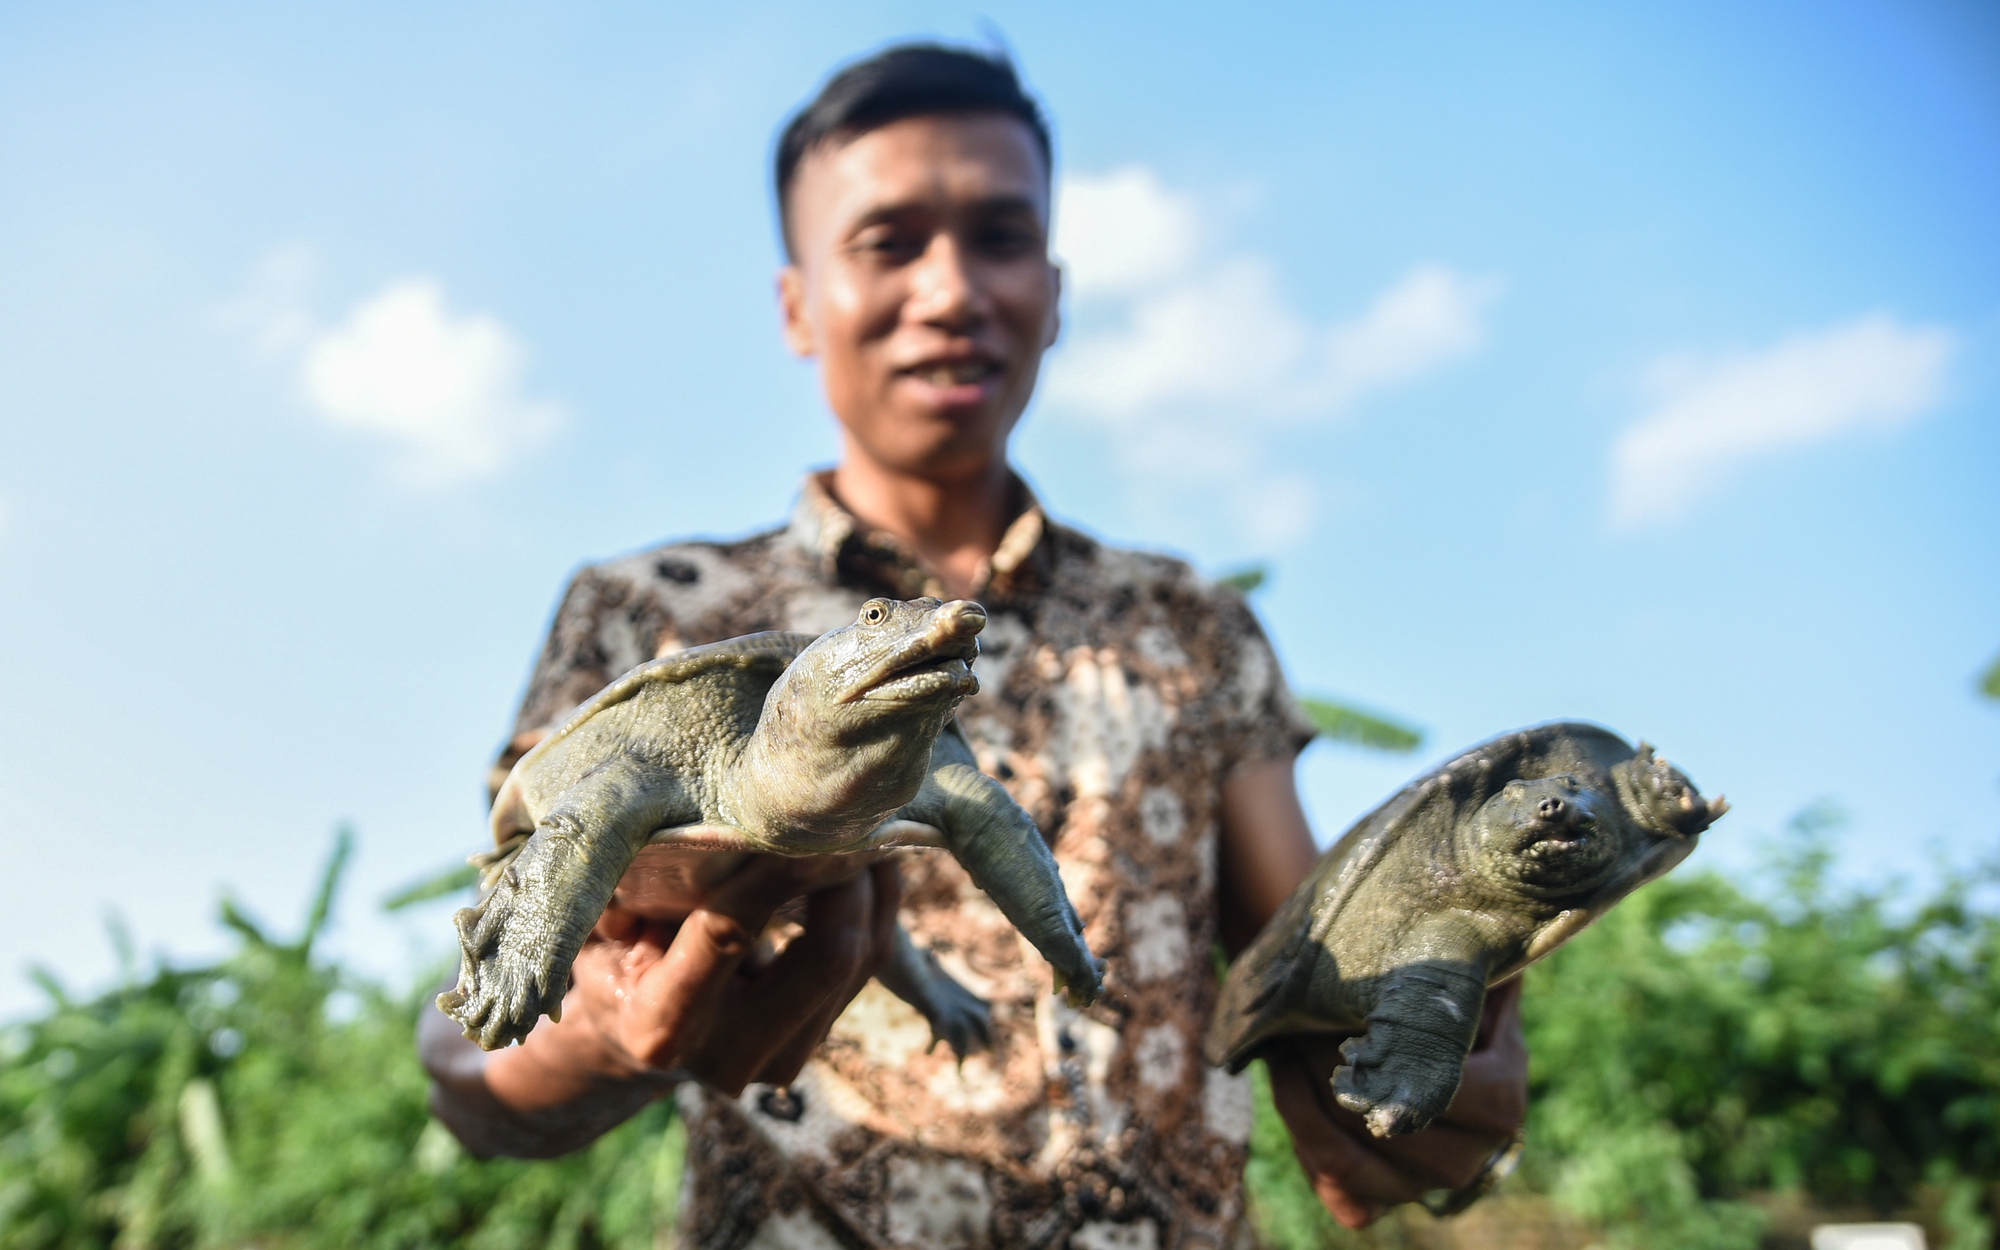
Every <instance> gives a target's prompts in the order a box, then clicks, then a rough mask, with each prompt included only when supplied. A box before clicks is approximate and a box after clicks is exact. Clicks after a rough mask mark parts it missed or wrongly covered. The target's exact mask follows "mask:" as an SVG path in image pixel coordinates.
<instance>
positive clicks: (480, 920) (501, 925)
mask: <svg viewBox="0 0 2000 1250" xmlns="http://www.w3.org/2000/svg"><path fill="white" fill-rule="evenodd" d="M518 902H519V891H518V890H517V889H516V888H515V885H514V882H513V881H511V880H509V879H507V878H505V877H503V878H502V880H501V881H500V883H499V884H498V885H497V886H496V887H495V888H494V890H493V893H492V894H490V895H488V896H487V897H486V899H485V900H484V901H482V902H481V903H480V904H479V905H478V906H476V907H466V908H461V909H460V910H459V911H458V912H457V913H456V914H455V915H453V916H452V923H453V925H455V926H456V927H457V929H458V943H459V953H460V959H459V967H458V984H457V985H456V986H455V987H454V988H452V989H449V990H446V991H445V992H444V993H442V994H440V995H438V997H437V1005H438V1009H439V1010H440V1011H442V1012H444V1013H445V1014H446V1015H448V1016H450V1017H451V1018H452V1019H453V1020H456V1021H457V1022H458V1023H459V1025H460V1026H461V1027H463V1028H464V1029H465V1035H466V1036H467V1037H469V1038H471V1039H472V1040H473V1041H475V1042H478V1043H479V1045H480V1046H481V1047H483V1048H484V1049H486V1050H498V1049H500V1048H501V1047H503V1046H505V1045H507V1044H508V1043H510V1042H518V1041H520V1040H522V1039H523V1038H525V1037H527V1036H528V1032H529V1030H531V1029H533V1028H534V1027H535V1022H536V1021H537V1020H538V1019H540V1018H541V1016H542V1015H544V1014H547V1015H548V1017H549V1018H550V1019H551V1020H560V1019H561V1018H562V1000H563V995H564V994H566V993H568V991H569V969H568V968H567V966H564V967H561V968H558V967H557V966H556V960H555V959H554V958H553V957H552V952H551V951H550V949H549V945H548V944H547V943H536V942H534V941H532V940H524V938H525V937H526V934H524V933H523V930H524V929H526V928H528V927H529V926H527V925H524V924H523V923H521V921H522V916H521V915H520V911H519V908H518V906H517V904H518Z"/></svg>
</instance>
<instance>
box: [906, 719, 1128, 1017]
mask: <svg viewBox="0 0 2000 1250" xmlns="http://www.w3.org/2000/svg"><path fill="white" fill-rule="evenodd" d="M952 744H955V745H956V752H963V753H964V755H965V756H966V762H958V761H955V760H954V761H952V762H946V763H942V764H941V765H940V766H939V767H935V768H933V769H932V770H931V774H930V776H929V777H927V778H925V779H924V784H923V788H922V789H921V790H919V791H918V792H917V797H916V799H915V800H914V801H913V802H912V803H911V804H910V805H909V806H908V807H906V808H904V809H903V810H902V811H901V812H900V813H898V814H899V815H901V816H903V817H904V818H906V819H909V820H917V821H922V822H923V823H925V824H929V825H935V826H936V827H937V828H938V829H939V830H941V831H942V832H943V834H944V842H945V846H946V847H947V848H948V849H949V850H950V851H951V853H952V857H953V858H955V859H957V860H958V862H959V863H960V864H963V865H964V866H965V870H966V871H967V872H968V873H970V874H972V883H973V884H974V885H976V886H978V887H979V888H980V889H982V890H984V891H986V896H987V897H988V898H990V899H992V900H993V902H994V905H995V906H997V907H999V908H1000V911H1001V913H1002V914H1003V915H1005V916H1006V917H1007V919H1008V920H1009V921H1011V922H1012V923H1013V925H1014V927H1015V928H1016V929H1019V930H1020V931H1021V933H1022V935H1023V936H1025V937H1026V938H1027V939H1028V941H1030V942H1032V943H1034V946H1035V949H1036V950H1038V951H1040V952H1041V953H1042V956H1043V958H1045V959H1047V960H1048V961H1049V964H1050V966H1052V967H1053V968H1054V969H1055V978H1056V988H1057V989H1059V990H1061V991H1063V993H1064V995H1065V996H1066V997H1067V998H1068V999H1069V1001H1070V1003H1071V1004H1072V1005H1073V1006H1077V1007H1085V1006H1088V1005H1089V1004H1091V1003H1093V1002H1095V1001H1096V1000H1097V996H1098V994H1099V993H1101V992H1102V991H1103V989H1104V979H1103V977H1104V972H1103V964H1102V963H1101V962H1100V961H1099V960H1098V958H1097V957H1096V956H1095V955H1092V954H1091V953H1090V946H1089V944H1088V943H1086V942H1085V941H1084V939H1083V922H1082V921H1080V920H1078V919H1077V915H1076V908H1074V907H1072V906H1071V905H1070V901H1069V892H1068V891H1066V890H1064V889H1063V883H1062V877H1061V876H1059V875H1058V874H1057V872H1056V857H1055V856H1053V855H1051V854H1049V846H1048V843H1046V842H1044V841H1042V831H1041V830H1040V829H1037V828H1036V827H1035V820H1034V817H1032V816H1030V815H1028V813H1027V812H1025V811H1023V810H1022V808H1021V805H1020V804H1019V803H1016V802H1015V801H1014V798H1013V796H1012V795H1010V794H1008V793H1007V791H1006V788H1005V787H1003V786H1002V785H1001V784H1000V783H999V782H997V781H995V780H993V779H992V778H991V777H988V776H987V775H986V774H984V773H982V772H980V771H979V769H978V768H976V767H974V766H973V765H972V764H971V763H970V762H969V761H970V757H971V751H969V750H967V749H966V747H965V744H964V742H963V740H962V739H959V738H958V737H957V735H956V734H950V735H939V737H938V751H937V753H936V755H934V756H933V759H936V758H937V757H938V756H940V755H945V753H946V752H947V751H952V749H953V747H952ZM954 753H955V752H954ZM946 758H947V759H949V756H946Z"/></svg>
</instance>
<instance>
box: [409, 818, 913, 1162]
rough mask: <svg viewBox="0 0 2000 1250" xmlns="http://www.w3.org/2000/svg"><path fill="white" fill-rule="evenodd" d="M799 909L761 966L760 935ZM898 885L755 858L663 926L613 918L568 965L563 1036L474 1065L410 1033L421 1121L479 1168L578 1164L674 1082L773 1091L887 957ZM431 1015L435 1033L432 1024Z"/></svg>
mask: <svg viewBox="0 0 2000 1250" xmlns="http://www.w3.org/2000/svg"><path fill="white" fill-rule="evenodd" d="M801 895H803V896H805V900H806V902H805V920H804V926H805V931H804V932H803V933H802V934H800V935H799V936H798V937H797V938H795V939H794V940H793V941H792V942H791V943H790V944H789V945H788V946H786V947H785V949H784V951H783V952H782V953H780V954H779V955H778V956H777V957H776V958H775V959H764V958H762V957H760V955H759V953H758V951H757V939H758V935H759V934H761V933H762V932H763V930H764V927H765V926H766V925H767V924H768V923H769V922H770V919H771V916H772V914H773V913H774V912H775V911H776V910H777V909H778V907H779V906H781V905H782V904H784V903H785V902H787V901H788V900H790V899H793V898H797V897H799V896H801ZM901 897H902V884H901V878H900V877H899V876H898V874H897V871H896V868H895V865H894V864H893V863H887V862H878V863H876V864H873V865H871V866H869V867H867V868H865V869H863V870H862V871H861V872H860V873H859V874H858V875H857V874H856V873H855V870H854V867H853V865H852V863H851V862H850V863H847V864H842V863H841V862H840V861H837V860H828V859H822V860H786V859H775V858H773V859H760V860H755V861H752V862H751V863H750V864H749V865H747V866H746V867H745V868H744V869H743V870H742V871H740V872H738V873H737V874H736V875H735V876H733V877H731V878H730V879H729V880H727V881H725V882H724V883H722V884H721V885H719V886H718V887H716V889H715V891H714V892H713V893H712V894H711V895H710V897H709V898H708V899H707V900H706V901H705V902H704V903H703V905H702V906H701V907H700V908H698V909H696V910H695V911H693V912H692V913H690V914H689V915H688V916H687V917H686V918H685V919H683V920H680V921H677V922H662V921H658V920H649V919H646V918H644V917H643V916H641V915H639V914H638V913H636V912H634V911H631V910H628V909H626V908H625V907H622V906H620V905H619V904H617V903H615V902H614V903H613V904H612V906H611V907H610V908H608V909H606V911H605V913H604V916H603V918H602V919H600V920H599V921H598V924H597V927H596V928H595V929H594V930H593V931H592V933H591V936H590V937H589V939H588V940H587V941H586V942H585V943H584V947H583V950H582V952H581V953H579V954H578V956H577V960H576V964H575V968H574V971H573V973H572V975H571V989H570V991H569V994H568V995H567V996H566V997H565V998H564V1000H563V1018H562V1022H561V1023H559V1024H558V1023H556V1022H554V1021H550V1020H544V1021H542V1022H541V1023H540V1024H538V1025H537V1026H536V1027H535V1029H534V1031H533V1032H531V1033H530V1034H529V1035H528V1037H527V1040H526V1041H524V1042H523V1043H522V1044H521V1045H519V1046H517V1047H511V1048H509V1049H507V1050H503V1051H500V1052H498V1053H496V1054H494V1055H492V1056H486V1055H484V1054H483V1052H480V1051H479V1050H478V1049H477V1048H476V1047H474V1046H473V1044H472V1043H471V1042H469V1041H466V1040H465V1039H464V1038H462V1037H460V1036H459V1035H458V1032H457V1029H456V1027H455V1026H453V1025H452V1023H451V1021H449V1020H448V1019H446V1018H445V1017H444V1016H443V1015H442V1014H440V1013H427V1015H426V1017H425V1020H424V1022H423V1025H422V1027H421V1029H420V1040H421V1046H422V1050H423V1054H424V1062H425V1066H426V1067H427V1068H429V1069H430V1072H431V1075H432V1076H433V1077H434V1078H435V1080H436V1085H435V1086H434V1090H433V1100H432V1101H433V1106H434V1109H435V1110H436V1111H437V1113H438V1115H439V1118H441V1119H443V1120H444V1121H445V1123H446V1124H448V1125H449V1126H450V1127H451V1128H452V1129H453V1130H454V1131H455V1132H456V1133H457V1134H458V1136H459V1138H460V1139H461V1140H462V1141H464V1142H465V1143H466V1145H467V1146H468V1147H470V1148H471V1149H473V1150H474V1151H476V1152H478V1153H482V1154H512V1155H529V1156H537V1157H545V1156H548V1155H554V1154H561V1153H565V1152H567V1151H569V1150H573V1149H576V1148H577V1147H578V1146H581V1145H583V1144H585V1143H587V1142H589V1141H590V1140H592V1139H593V1138H595V1137H596V1136H597V1135H598V1134H600V1133H603V1132H604V1131H606V1130H607V1129H609V1128H610V1127H611V1126H612V1125H614V1124H617V1123H619V1122H620V1121H622V1120H624V1119H626V1118H627V1117H629V1116H631V1115H633V1114H634V1113H636V1112H637V1111H638V1110H639V1109H640V1108H641V1107H643V1106H644V1105H645V1104H646V1103H647V1102H650V1101H651V1100H652V1099H654V1098H656V1097H658V1096H659V1095H660V1094H662V1093H664V1092H666V1091H667V1090H669V1089H671V1088H672V1086H673V1084H674V1083H675V1082H677V1081H680V1080H684V1079H694V1080H699V1081H702V1082H703V1083H705V1084H708V1085H711V1086H714V1087H715V1088H717V1089H720V1090H723V1091H725V1092H727V1093H729V1094H732V1095H733V1094H736V1093H739V1092H741V1090H742V1089H743V1087H744V1086H745V1085H746V1084H749V1083H750V1082H753V1081H766V1082H770V1083H772V1084H786V1083H788V1082H790V1081H791V1080H792V1079H793V1078H795V1077H796V1076H797V1075H798V1073H799V1070H800V1069H801V1068H802V1067H804V1066H805V1062H806V1060H807V1059H808V1058H809V1057H810V1056H811V1055H812V1052H813V1051H814V1049H815V1048H817V1047H818V1045H819V1043H820V1042H821V1040H822V1039H824V1038H825V1036H826V1033H827V1030H828V1029H830V1028H831V1027H832V1025H833V1021H834V1019H835V1017H837V1016H838V1015H839V1014H840V1012H841V1011H842V1010H844V1009H845V1008H846V1006H847V1004H848V1002H849V1001H850V1000H851V999H852V998H853V997H854V995H855V994H856V993H858V992H859V991H860V989H861V987H862V986H863V985H864V984H865V983H866V982H867V980H868V978H869V977H870V976H872V975H873V974H874V971H875V969H876V968H877V967H878V966H880V964H881V961H882V960H883V959H884V958H886V957H887V955H888V953H889V952H890V950H891V949H893V946H892V944H893V940H894V938H893V934H894V926H895V923H896V909H897V906H898V904H899V903H900V901H901ZM433 1016H435V1019H433V1018H432V1017H433Z"/></svg>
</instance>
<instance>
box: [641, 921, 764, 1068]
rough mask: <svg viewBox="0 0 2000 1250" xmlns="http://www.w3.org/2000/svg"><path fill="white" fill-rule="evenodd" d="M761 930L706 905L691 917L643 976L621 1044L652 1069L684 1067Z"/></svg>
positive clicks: (684, 922)
mask: <svg viewBox="0 0 2000 1250" xmlns="http://www.w3.org/2000/svg"><path fill="white" fill-rule="evenodd" d="M759 928H761V926H759ZM758 932H759V929H749V928H746V927H745V926H744V925H743V924H742V923H741V922H740V921H739V920H737V919H736V918H735V917H733V916H730V915H728V914H727V913H724V912H720V911H711V910H709V909H708V908H706V907H701V908H697V909H696V910H694V911H692V912H690V913H688V916H687V919H685V920H683V921H681V925H680V929H679V931H678V932H676V933H675V934H674V940H673V941H672V942H671V943H670V944H669V945H668V946H667V949H666V953H665V954H663V955H661V956H660V958H659V960H658V962H656V963H654V964H653V965H652V967H650V968H647V969H646V970H645V972H644V973H643V974H642V975H641V976H640V977H639V979H638V984H637V985H636V986H635V987H634V988H635V990H636V997H637V999H638V1000H639V1001H638V1002H637V1003H634V1004H631V1005H630V1006H629V1007H628V1008H627V1011H626V1012H625V1013H623V1015H624V1016H625V1020H624V1023H625V1024H626V1026H627V1027H626V1028H625V1029H624V1030H622V1031H623V1032H624V1033H625V1034H626V1035H625V1036H621V1037H620V1038H619V1041H620V1042H621V1043H622V1044H623V1045H624V1046H625V1047H626V1049H628V1050H630V1051H631V1052H632V1055H633V1057H634V1058H635V1059H637V1060H638V1061H639V1062H640V1063H642V1064H645V1065H646V1066H648V1067H677V1066H679V1063H678V1060H679V1059H680V1057H681V1056H682V1055H683V1054H684V1053H686V1052H688V1051H690V1050H692V1049H693V1048H694V1047H696V1046H697V1045H699V1044H700V1042H701V1040H702V1038H703V1034H704V1032H705V1030H706V1029H707V1028H708V1026H709V1024H710V1023H711V1022H712V1021H713V1019H714V1017H715V1014H716V1010H717V1008H718V1006H719V1005H720V1004H721V1002H722V996H723V994H724V992H725V991H726V990H727V989H728V988H729V983H730V980H731V978H733V977H734V976H735V975H736V970H737V968H738V967H739V966H741V964H742V963H743V960H744V959H745V958H746V957H747V956H748V955H749V954H750V949H751V947H752V946H753V945H754V944H755V942H756V939H757V934H758Z"/></svg>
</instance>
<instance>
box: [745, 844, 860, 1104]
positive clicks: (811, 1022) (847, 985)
mask: <svg viewBox="0 0 2000 1250" xmlns="http://www.w3.org/2000/svg"><path fill="white" fill-rule="evenodd" d="M877 880H878V877H877V875H876V874H875V873H872V872H871V873H865V874H863V875H862V876H859V877H857V878H855V879H854V880H852V881H849V882H848V883H847V884H845V885H840V886H836V887H834V888H833V889H830V890H821V891H820V892H819V893H817V894H813V895H810V896H809V897H808V898H807V899H806V919H805V932H803V933H801V934H799V936H798V937H796V938H794V939H792V943H791V945H789V946H787V947H786V948H785V950H784V953H783V954H781V955H779V956H778V958H777V961H776V962H775V963H773V964H772V965H771V969H770V971H769V972H768V973H766V974H765V975H764V976H763V977H760V978H759V979H758V981H757V984H756V985H755V986H754V987H752V988H751V989H750V991H749V992H748V994H746V996H745V999H744V1003H743V1010H744V1011H745V1012H746V1013H749V1014H751V1015H753V1016H754V1017H755V1018H759V1019H769V1020H770V1021H771V1023H772V1029H771V1033H772V1036H773V1039H774V1041H775V1043H776V1044H774V1045H773V1046H772V1047H771V1048H770V1049H769V1052H768V1054H767V1056H766V1057H765V1058H764V1061H763V1062H762V1063H761V1064H759V1065H758V1066H757V1067H755V1068H753V1069H750V1070H749V1072H747V1073H746V1077H747V1078H750V1079H755V1080H759V1081H768V1082H770V1083H771V1084H773V1085H787V1084H790V1083H791V1081H792V1080H793V1078H795V1077H797V1076H798V1074H799V1070H800V1069H801V1068H803V1067H805V1065H806V1060H808V1059H810V1058H812V1053H813V1051H815V1050H817V1049H819V1044H820V1042H821V1041H823V1040H825V1038H826V1035H827V1032H828V1030H830V1029H831V1028H832V1027H833V1022H834V1020H835V1019H836V1018H837V1017H838V1016H839V1015H840V1013H841V1012H842V1011H845V1010H846V1009H847V1004H848V1003H849V1002H851V1001H852V1000H853V998H854V995H855V994H857V993H859V992H860V990H861V987H862V986H863V985H864V984H866V983H867V980H868V977H869V975H870V964H871V963H872V962H873V958H874V950H873V947H874V933H875V931H876V923H875V922H876V921H877V919H878V917H879V914H880V908H879V907H878V906H877V903H878V900H879V897H880V892H879V891H878V890H877V889H876V888H875V887H876V881H877ZM892 914H893V913H892ZM787 1026H789V1027H787Z"/></svg>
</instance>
